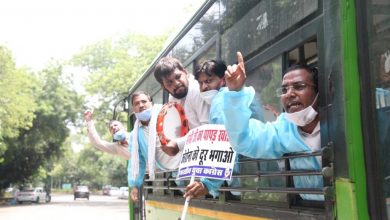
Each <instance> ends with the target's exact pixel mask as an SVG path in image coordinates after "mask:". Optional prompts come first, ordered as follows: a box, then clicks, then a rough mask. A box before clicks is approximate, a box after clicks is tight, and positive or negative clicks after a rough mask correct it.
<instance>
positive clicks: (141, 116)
mask: <svg viewBox="0 0 390 220" xmlns="http://www.w3.org/2000/svg"><path fill="white" fill-rule="evenodd" d="M135 117H136V118H137V119H138V120H140V121H149V120H150V118H151V117H152V108H148V109H146V110H143V111H142V112H138V113H135Z"/></svg>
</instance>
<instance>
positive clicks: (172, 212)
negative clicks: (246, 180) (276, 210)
mask: <svg viewBox="0 0 390 220" xmlns="http://www.w3.org/2000/svg"><path fill="white" fill-rule="evenodd" d="M182 209H183V205H176V204H172V203H165V202H158V201H151V200H148V201H146V219H154V220H165V219H179V218H180V216H181V212H182ZM186 219H187V220H222V219H223V220H226V219H240V220H262V219H269V218H261V217H251V216H246V215H239V214H233V213H228V212H221V211H213V210H210V209H202V208H197V207H191V205H190V206H189V207H188V211H187V216H186Z"/></svg>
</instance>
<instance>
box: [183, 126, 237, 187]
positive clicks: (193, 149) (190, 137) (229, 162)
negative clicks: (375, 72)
mask: <svg viewBox="0 0 390 220" xmlns="http://www.w3.org/2000/svg"><path fill="white" fill-rule="evenodd" d="M235 158H236V152H235V151H233V148H232V147H231V144H230V142H229V138H228V135H227V132H226V130H225V126H224V125H214V124H209V125H202V126H199V127H197V128H194V129H192V130H190V131H189V132H188V134H187V139H186V142H185V147H184V150H183V155H182V158H181V162H180V166H179V173H178V176H177V179H183V178H189V177H191V176H192V175H193V174H194V175H195V176H196V177H206V178H211V179H222V180H230V179H231V177H232V174H233V166H234V162H235Z"/></svg>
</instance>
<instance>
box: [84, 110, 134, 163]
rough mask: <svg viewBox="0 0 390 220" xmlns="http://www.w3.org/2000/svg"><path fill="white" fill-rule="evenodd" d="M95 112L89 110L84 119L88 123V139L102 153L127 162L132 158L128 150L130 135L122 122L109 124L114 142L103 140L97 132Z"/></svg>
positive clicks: (113, 121) (114, 121)
mask: <svg viewBox="0 0 390 220" xmlns="http://www.w3.org/2000/svg"><path fill="white" fill-rule="evenodd" d="M92 116H93V112H92V111H90V110H87V111H85V112H84V119H85V121H86V123H87V130H88V138H89V140H90V141H91V143H92V145H93V146H94V147H95V148H96V149H98V150H101V151H104V152H107V153H110V154H114V155H117V156H120V157H122V158H124V159H126V160H128V159H129V158H130V153H129V151H128V150H127V146H128V138H129V133H128V132H126V129H125V127H124V126H123V124H122V123H121V122H120V121H116V120H112V121H110V122H109V123H108V129H109V131H110V133H111V135H112V137H113V140H114V141H113V142H109V141H105V140H102V139H101V138H100V136H99V134H98V132H97V131H96V128H95V124H94V121H93V119H92Z"/></svg>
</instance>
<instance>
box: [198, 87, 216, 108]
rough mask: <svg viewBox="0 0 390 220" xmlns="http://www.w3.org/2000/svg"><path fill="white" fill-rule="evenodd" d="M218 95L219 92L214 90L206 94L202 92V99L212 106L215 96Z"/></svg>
mask: <svg viewBox="0 0 390 220" xmlns="http://www.w3.org/2000/svg"><path fill="white" fill-rule="evenodd" d="M217 93H218V90H215V89H212V90H209V91H206V92H201V93H200V97H202V99H203V100H204V101H205V102H206V103H207V104H209V105H210V104H211V101H212V100H213V98H214V96H215V95H216V94H217Z"/></svg>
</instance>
